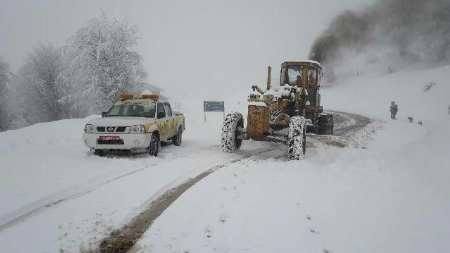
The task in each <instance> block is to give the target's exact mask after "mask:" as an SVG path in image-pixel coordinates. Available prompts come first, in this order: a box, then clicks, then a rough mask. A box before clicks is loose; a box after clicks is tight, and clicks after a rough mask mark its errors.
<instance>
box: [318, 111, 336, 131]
mask: <svg viewBox="0 0 450 253" xmlns="http://www.w3.org/2000/svg"><path fill="white" fill-rule="evenodd" d="M333 128H334V122H333V115H332V114H322V115H320V116H319V122H318V126H317V134H319V135H333Z"/></svg>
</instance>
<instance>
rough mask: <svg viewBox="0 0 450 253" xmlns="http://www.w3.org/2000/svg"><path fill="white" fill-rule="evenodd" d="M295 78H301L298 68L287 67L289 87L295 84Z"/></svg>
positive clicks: (299, 68) (301, 73)
mask: <svg viewBox="0 0 450 253" xmlns="http://www.w3.org/2000/svg"><path fill="white" fill-rule="evenodd" d="M297 77H300V79H302V78H303V72H302V69H301V67H300V66H289V67H288V69H287V78H288V83H289V84H290V85H296V84H297Z"/></svg>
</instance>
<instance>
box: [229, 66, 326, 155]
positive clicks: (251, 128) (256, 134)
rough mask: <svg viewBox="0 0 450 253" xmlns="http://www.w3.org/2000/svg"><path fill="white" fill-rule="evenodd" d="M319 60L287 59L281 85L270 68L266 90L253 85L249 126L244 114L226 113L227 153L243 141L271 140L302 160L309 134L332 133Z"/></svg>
mask: <svg viewBox="0 0 450 253" xmlns="http://www.w3.org/2000/svg"><path fill="white" fill-rule="evenodd" d="M322 77H323V72H322V67H321V65H320V63H318V62H315V61H296V62H284V63H283V64H282V65H281V71H280V85H279V86H278V87H273V86H272V85H271V67H270V66H269V67H268V77H267V87H266V89H265V90H263V89H261V88H260V87H258V86H253V87H252V91H251V93H250V96H249V99H248V102H249V104H248V114H247V126H246V127H244V117H243V115H242V114H241V113H238V112H234V113H230V114H228V115H226V116H225V118H224V123H223V128H222V138H221V146H222V149H223V150H224V151H225V152H235V151H237V150H238V149H239V148H240V146H241V144H242V141H243V140H249V139H252V140H255V141H272V142H279V143H285V144H287V146H288V157H289V159H290V160H302V159H304V157H305V151H306V133H307V132H312V133H315V134H319V135H331V134H333V115H332V114H329V113H324V112H323V107H322V106H321V104H320V102H321V101H320V93H319V89H320V82H321V80H322Z"/></svg>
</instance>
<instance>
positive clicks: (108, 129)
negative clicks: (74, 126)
mask: <svg viewBox="0 0 450 253" xmlns="http://www.w3.org/2000/svg"><path fill="white" fill-rule="evenodd" d="M126 128H127V127H124V126H118V127H115V126H108V127H104V126H99V127H97V132H98V133H105V132H107V133H123V132H125V130H126Z"/></svg>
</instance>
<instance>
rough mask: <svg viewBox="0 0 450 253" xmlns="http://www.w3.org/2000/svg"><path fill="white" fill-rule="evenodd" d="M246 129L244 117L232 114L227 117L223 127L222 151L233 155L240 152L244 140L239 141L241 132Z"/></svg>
mask: <svg viewBox="0 0 450 253" xmlns="http://www.w3.org/2000/svg"><path fill="white" fill-rule="evenodd" d="M242 128H244V117H243V116H242V114H240V113H237V112H235V113H230V114H228V115H226V116H225V119H224V121H223V127H222V138H221V146H222V150H223V151H225V152H228V153H233V152H236V151H237V150H239V148H240V147H241V144H242V139H239V138H238V137H239V134H240V132H239V130H240V129H242Z"/></svg>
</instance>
